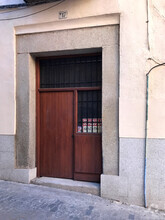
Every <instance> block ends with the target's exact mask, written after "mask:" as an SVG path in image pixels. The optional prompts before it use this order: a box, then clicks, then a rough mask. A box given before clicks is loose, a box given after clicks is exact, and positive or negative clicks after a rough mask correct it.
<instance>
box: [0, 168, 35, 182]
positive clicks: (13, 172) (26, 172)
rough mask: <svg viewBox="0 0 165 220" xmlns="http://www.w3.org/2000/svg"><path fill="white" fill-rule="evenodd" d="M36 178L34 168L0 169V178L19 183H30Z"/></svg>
mask: <svg viewBox="0 0 165 220" xmlns="http://www.w3.org/2000/svg"><path fill="white" fill-rule="evenodd" d="M34 178H36V168H33V169H5V170H3V171H1V170H0V179H1V180H8V181H14V182H20V183H30V181H31V180H32V179H34Z"/></svg>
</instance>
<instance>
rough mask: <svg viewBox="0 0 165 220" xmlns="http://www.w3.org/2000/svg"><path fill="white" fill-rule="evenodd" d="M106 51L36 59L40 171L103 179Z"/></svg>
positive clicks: (39, 174)
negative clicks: (103, 93)
mask: <svg viewBox="0 0 165 220" xmlns="http://www.w3.org/2000/svg"><path fill="white" fill-rule="evenodd" d="M101 60H102V59H101V55H100V54H92V55H78V56H73V57H62V58H61V57H60V58H58V57H57V58H47V59H45V58H43V59H38V61H37V172H38V176H46V177H56V178H69V179H75V180H84V181H94V182H99V180H100V174H101V172H102V146H101V142H102V141H101V138H102V136H101V133H100V130H99V128H100V127H99V126H100V124H101Z"/></svg>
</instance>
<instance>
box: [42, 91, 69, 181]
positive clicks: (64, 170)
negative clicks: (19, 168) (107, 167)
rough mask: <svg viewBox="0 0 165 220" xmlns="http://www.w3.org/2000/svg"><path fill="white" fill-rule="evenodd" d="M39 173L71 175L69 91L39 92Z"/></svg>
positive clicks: (59, 175) (65, 176)
mask: <svg viewBox="0 0 165 220" xmlns="http://www.w3.org/2000/svg"><path fill="white" fill-rule="evenodd" d="M40 176H47V177H59V178H73V92H41V93H40Z"/></svg>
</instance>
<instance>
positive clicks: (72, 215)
mask: <svg viewBox="0 0 165 220" xmlns="http://www.w3.org/2000/svg"><path fill="white" fill-rule="evenodd" d="M50 219H51V220H52V219H59V220H65V219H66V220H68V219H71V220H81V219H82V220H83V219H94V220H97V219H99V220H126V219H128V220H146V219H147V220H157V219H158V220H163V219H165V213H164V212H158V211H157V210H156V211H154V210H149V209H145V208H142V207H138V206H132V205H131V206H129V205H125V204H121V203H117V202H111V201H109V200H106V199H103V198H100V197H98V196H94V195H91V194H85V193H77V192H71V191H65V190H61V189H55V188H50V187H45V186H37V185H32V184H21V183H13V182H8V181H1V180H0V220H50Z"/></svg>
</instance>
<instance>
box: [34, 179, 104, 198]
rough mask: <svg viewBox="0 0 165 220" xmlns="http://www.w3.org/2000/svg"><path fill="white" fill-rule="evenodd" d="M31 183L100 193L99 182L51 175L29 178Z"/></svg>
mask: <svg viewBox="0 0 165 220" xmlns="http://www.w3.org/2000/svg"><path fill="white" fill-rule="evenodd" d="M31 183H32V184H36V185H42V186H48V187H54V188H58V189H64V190H70V191H75V192H82V193H89V194H93V195H97V196H99V195H100V184H99V183H93V182H84V181H75V180H70V179H60V178H51V177H40V178H35V179H33V180H31Z"/></svg>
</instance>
